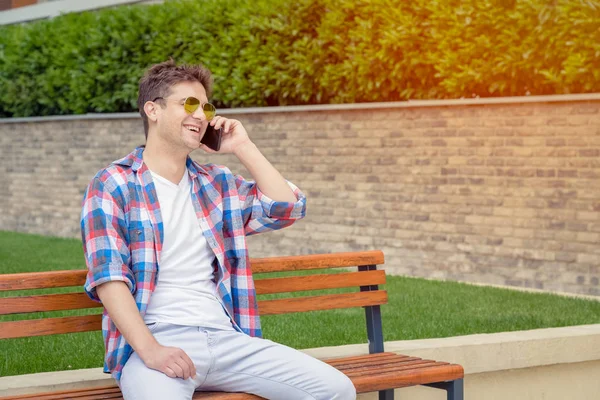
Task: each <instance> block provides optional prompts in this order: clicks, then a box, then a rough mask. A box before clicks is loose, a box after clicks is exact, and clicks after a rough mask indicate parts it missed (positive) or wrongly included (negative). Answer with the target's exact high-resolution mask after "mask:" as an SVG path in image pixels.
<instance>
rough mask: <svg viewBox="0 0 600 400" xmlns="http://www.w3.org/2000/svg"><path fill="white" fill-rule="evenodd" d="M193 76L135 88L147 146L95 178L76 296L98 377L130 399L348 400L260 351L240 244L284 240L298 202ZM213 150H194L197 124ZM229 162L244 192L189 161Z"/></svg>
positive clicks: (344, 388)
mask: <svg viewBox="0 0 600 400" xmlns="http://www.w3.org/2000/svg"><path fill="white" fill-rule="evenodd" d="M211 85H212V78H211V75H210V72H209V71H208V70H207V69H205V68H204V67H202V66H177V65H176V64H175V63H174V62H173V60H170V61H167V62H164V63H161V64H157V65H154V66H153V67H151V68H150V69H149V70H148V71H147V72H146V74H145V76H144V77H143V78H142V79H141V80H140V86H139V97H138V107H139V110H140V114H141V116H142V120H143V123H144V130H145V134H146V145H145V146H141V147H138V148H136V149H135V150H134V151H133V152H132V153H131V154H129V155H128V156H126V157H125V158H123V159H121V160H118V161H115V162H113V163H112V164H111V165H109V166H108V167H106V168H104V169H102V170H100V171H99V172H98V173H97V174H96V176H95V177H94V178H93V179H92V181H91V182H90V184H89V186H88V188H87V191H86V193H85V196H84V200H83V208H82V215H81V230H82V239H83V245H84V252H85V257H86V263H87V266H88V275H87V281H86V283H85V290H86V292H87V293H88V295H89V296H90V297H91V298H92V299H94V300H96V301H100V302H102V304H103V305H104V314H103V318H102V331H103V336H104V344H105V349H106V355H105V363H104V371H105V372H110V373H112V376H113V377H114V378H115V379H116V381H117V382H118V383H119V386H120V387H121V390H122V392H123V396H124V398H125V399H126V400H129V399H144V400H147V399H190V398H191V397H192V395H193V392H194V391H195V390H202V391H208V390H210V391H231V392H247V393H253V394H257V395H259V396H262V397H265V398H268V399H327V400H330V399H344V400H345V399H355V398H356V392H355V389H354V387H353V385H352V382H351V381H350V380H349V379H348V378H347V377H346V376H345V375H343V374H342V373H340V372H339V371H337V370H336V369H335V368H333V367H330V366H329V365H327V364H325V363H323V362H321V361H319V360H317V359H315V358H312V357H310V356H308V355H306V354H304V353H302V352H299V351H297V350H294V349H291V348H289V347H286V346H283V345H281V344H277V343H274V342H272V341H269V340H265V339H261V338H260V336H261V328H260V320H259V316H258V312H257V302H256V293H255V289H254V282H253V279H252V274H251V271H250V266H249V261H248V260H249V259H248V248H247V245H246V240H245V236H246V235H252V234H256V233H260V232H266V231H271V230H275V229H281V228H284V227H286V226H289V225H291V224H292V223H293V222H294V221H295V220H297V219H300V218H302V217H303V216H304V214H305V209H306V198H305V196H304V195H303V193H302V192H301V191H300V190H299V189H298V188H297V187H296V186H294V185H293V184H292V183H290V182H287V181H286V180H285V179H284V178H283V177H282V176H281V175H280V174H279V172H278V171H277V170H276V169H275V168H274V167H273V166H272V165H271V164H270V163H269V161H268V160H267V159H266V158H265V157H264V156H263V155H262V153H261V152H260V150H259V149H258V148H257V147H256V145H255V144H254V143H253V142H252V140H251V139H250V138H249V137H248V134H247V132H246V130H245V129H244V127H243V126H242V124H241V122H240V121H237V120H234V119H228V118H224V117H221V116H214V111H215V110H214V107H213V106H212V105H211V104H210V103H208V97H209V96H210V90H211ZM209 123H210V124H211V125H212V126H214V127H215V128H216V129H218V128H221V127H222V128H223V131H224V134H223V139H222V144H221V148H220V150H219V151H218V152H216V151H213V150H211V149H209V148H208V147H206V146H205V145H204V144H201V143H200V140H201V139H202V136H203V135H204V133H205V131H206V129H207V126H208V124H209ZM198 148H200V149H202V150H203V151H204V152H205V153H208V154H214V153H217V154H226V153H232V154H234V155H235V156H236V157H237V158H238V159H239V160H240V162H241V163H242V164H243V165H244V166H245V167H246V168H247V169H248V171H249V172H250V174H251V175H252V177H253V178H254V181H247V180H244V179H243V178H242V177H241V176H234V175H233V174H232V173H231V171H230V170H229V169H227V168H226V167H223V166H218V165H215V164H206V165H200V164H198V163H196V162H194V161H192V160H191V158H190V157H189V154H190V153H191V152H192V151H194V150H196V149H198Z"/></svg>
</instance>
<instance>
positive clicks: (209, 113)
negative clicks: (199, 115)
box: [152, 96, 217, 121]
mask: <svg viewBox="0 0 600 400" xmlns="http://www.w3.org/2000/svg"><path fill="white" fill-rule="evenodd" d="M156 100H164V101H168V100H175V99H167V98H164V97H161V96H159V97H157V98H155V99H154V100H152V102H153V103H154V102H156ZM189 100H192V101H194V103H190V102H188V101H189ZM175 101H177V100H175ZM200 105H202V112H203V113H204V115H205V116H206V119H207V120H208V121H212V119H213V118H214V117H215V115H216V114H217V108H216V107H215V106H214V104H212V103H210V102H206V103H204V104H202V102H201V101H200V100H199V99H198V98H196V97H194V96H188V97H186V98H185V99H184V100H183V109H184V110H185V112H186V113H188V114H190V115H192V114H193V113H195V112H196V110H197V109H198V108H199V107H200ZM206 106H210V107H211V108H212V110H206V109H205V107H206Z"/></svg>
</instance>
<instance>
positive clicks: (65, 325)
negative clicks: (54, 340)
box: [0, 314, 102, 339]
mask: <svg viewBox="0 0 600 400" xmlns="http://www.w3.org/2000/svg"><path fill="white" fill-rule="evenodd" d="M100 329H102V315H101V314H95V315H82V316H77V317H60V318H44V319H30V320H24V321H7V322H0V339H12V338H19V337H27V336H44V335H54V334H57V333H70V332H88V331H97V330H100Z"/></svg>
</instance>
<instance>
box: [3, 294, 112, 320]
mask: <svg viewBox="0 0 600 400" xmlns="http://www.w3.org/2000/svg"><path fill="white" fill-rule="evenodd" d="M97 307H102V304H101V303H98V302H96V301H93V300H92V299H90V298H89V297H88V295H87V294H85V293H61V294H46V295H38V296H20V297H3V298H0V315H6V314H19V313H32V312H42V311H59V310H78V309H82V308H97Z"/></svg>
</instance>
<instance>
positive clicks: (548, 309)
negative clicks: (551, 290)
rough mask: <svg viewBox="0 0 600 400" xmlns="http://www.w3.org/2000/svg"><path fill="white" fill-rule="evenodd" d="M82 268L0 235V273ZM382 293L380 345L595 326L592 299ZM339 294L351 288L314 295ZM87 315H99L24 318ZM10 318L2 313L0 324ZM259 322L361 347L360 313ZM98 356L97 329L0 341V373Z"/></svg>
mask: <svg viewBox="0 0 600 400" xmlns="http://www.w3.org/2000/svg"><path fill="white" fill-rule="evenodd" d="M83 265H84V260H83V250H82V246H81V243H80V241H79V240H77V239H61V238H53V237H44V236H37V235H28V234H21V233H14V232H2V231H0V273H17V272H31V271H46V270H60V269H80V268H82V266H83ZM309 273H318V271H311V272H309ZM275 275H282V274H275ZM272 276H273V274H269V277H272ZM262 277H265V276H264V275H263V276H260V277H257V279H260V278H262ZM383 288H384V289H386V290H387V291H388V296H389V303H388V304H386V305H384V306H383V307H382V315H383V329H384V337H385V340H387V341H391V340H407V339H424V338H436V337H450V336H458V335H468V334H474V333H493V332H503V331H517V330H526V329H537V328H548V327H559V326H571V325H582V324H593V323H600V302H598V301H590V300H584V299H575V298H567V297H563V296H558V295H552V294H539V293H524V292H517V291H514V290H509V289H498V288H489V287H478V286H472V285H466V284H462V283H455V282H438V281H428V280H424V279H418V278H408V277H395V276H389V277H388V280H387V283H386V284H385V285H384V286H383ZM65 290H67V291H73V290H75V291H78V290H81V288H73V289H65ZM65 290H62V291H65ZM54 291H55V290H54ZM347 291H352V289H340V290H333V291H332V290H329V291H322V292H315V294H316V293H332V292H333V293H336V292H347ZM39 292H41V291H39V290H38V291H28V292H27V293H28V294H30V293H39ZM9 294H10V293H0V296H6V295H9ZM273 297H281V296H274V295H268V296H260V297H259V300H260V299H266V298H273ZM90 312H93V313H95V312H99V310H82V311H75V312H72V311H65V312H57V313H43V314H42V313H39V314H37V315H34V316H32V317H35V318H39V316H40V315H44V316H48V315H79V314H84V313H90ZM18 317H19V316H3V317H0V321H6V320H14V319H17V318H18ZM28 318H29V316H28ZM262 325H263V331H264V336H265V337H267V338H269V339H272V340H274V341H277V342H280V343H284V344H286V345H288V346H292V347H295V348H299V349H302V348H311V347H320V346H335V345H342V344H349V343H366V328H365V324H364V312H363V311H362V310H361V309H343V310H330V311H321V312H309V313H298V314H287V315H276V316H265V317H263V318H262ZM103 354H104V349H103V342H102V336H101V333H100V332H86V333H76V334H68V335H55V336H46V337H35V338H22V339H10V340H2V341H0V376H7V375H18V374H25V373H34V372H42V371H59V370H68V369H79V368H91V367H100V366H102V362H103V361H102V360H103Z"/></svg>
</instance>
